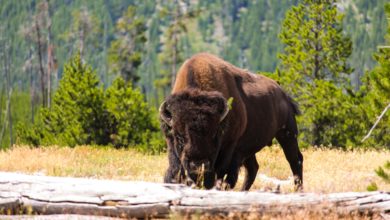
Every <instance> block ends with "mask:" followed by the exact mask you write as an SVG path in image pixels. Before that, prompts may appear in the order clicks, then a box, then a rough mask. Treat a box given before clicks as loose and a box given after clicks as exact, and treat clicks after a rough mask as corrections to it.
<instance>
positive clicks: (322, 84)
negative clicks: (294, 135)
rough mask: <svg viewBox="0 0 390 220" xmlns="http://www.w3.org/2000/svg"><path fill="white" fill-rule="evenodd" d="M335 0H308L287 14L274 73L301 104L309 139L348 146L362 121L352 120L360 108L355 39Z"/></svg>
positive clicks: (302, 125) (303, 130)
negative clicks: (352, 86) (354, 77)
mask: <svg viewBox="0 0 390 220" xmlns="http://www.w3.org/2000/svg"><path fill="white" fill-rule="evenodd" d="M335 3H336V1H334V0H325V1H310V0H304V1H303V2H302V3H300V4H299V5H298V6H294V7H292V9H291V10H289V11H288V12H287V14H286V18H285V20H284V22H283V27H282V30H281V33H280V36H279V37H280V39H281V41H282V42H283V43H284V44H285V47H284V51H283V53H281V54H280V55H279V58H280V60H281V64H280V66H279V68H278V70H277V71H276V74H275V75H276V76H275V77H274V78H275V79H276V80H277V81H278V82H280V83H281V84H282V85H283V87H284V88H285V89H286V90H287V91H288V92H289V93H290V94H292V95H293V96H294V97H295V99H296V100H297V101H298V103H299V104H300V108H301V110H302V112H303V114H302V115H301V116H300V117H299V118H298V124H299V127H300V139H301V140H302V141H303V143H304V145H329V146H341V147H345V146H347V145H348V144H350V143H355V142H356V139H355V138H354V135H353V134H355V133H356V132H357V128H359V125H357V124H355V121H354V120H348V118H349V114H351V113H353V111H357V110H358V109H356V108H355V107H354V105H355V102H356V101H355V100H354V97H353V96H350V95H349V94H348V93H346V92H345V91H344V90H345V88H346V89H347V90H348V88H349V81H348V79H347V75H349V74H350V73H351V72H352V70H351V68H350V67H349V66H348V64H347V58H348V56H349V55H350V54H351V49H352V48H351V40H350V39H349V38H348V37H346V36H345V35H344V34H343V32H342V15H340V14H339V13H338V11H337V8H336V5H335Z"/></svg>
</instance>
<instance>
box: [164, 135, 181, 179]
mask: <svg viewBox="0 0 390 220" xmlns="http://www.w3.org/2000/svg"><path fill="white" fill-rule="evenodd" d="M167 143H168V169H167V171H166V172H165V175H164V183H183V182H184V179H185V172H184V169H183V167H182V166H181V162H180V159H179V158H178V157H177V156H176V153H175V152H174V149H173V146H172V145H171V144H170V142H168V141H167Z"/></svg>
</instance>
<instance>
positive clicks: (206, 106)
mask: <svg viewBox="0 0 390 220" xmlns="http://www.w3.org/2000/svg"><path fill="white" fill-rule="evenodd" d="M159 113H160V121H161V128H162V131H163V133H164V135H165V138H166V142H167V146H168V159H169V166H168V169H167V171H166V173H165V176H164V182H165V183H187V184H194V183H195V184H197V185H203V186H204V187H205V188H206V189H210V188H212V187H213V186H215V185H219V184H220V183H221V182H223V183H224V186H226V188H234V186H235V184H236V182H237V178H238V173H239V169H240V167H241V166H244V168H245V169H246V175H245V179H244V183H243V186H242V190H249V189H250V187H251V186H252V184H253V182H254V180H255V178H256V174H257V171H258V168H259V165H258V163H257V161H256V157H255V154H256V152H258V151H259V150H261V149H262V148H263V147H265V146H267V145H271V143H272V140H273V138H276V139H277V140H278V142H279V143H280V145H281V146H282V148H283V152H284V154H285V156H286V159H287V161H288V162H289V164H290V167H291V170H292V173H293V175H294V183H295V186H296V188H297V189H300V188H302V164H303V156H302V154H301V152H300V151H299V148H298V142H297V134H298V130H297V124H296V120H295V116H296V115H297V114H299V110H298V107H297V105H296V103H295V102H294V101H293V100H292V99H291V98H290V97H289V96H288V95H287V94H286V93H285V92H284V91H283V90H282V89H281V87H280V86H279V85H278V83H276V82H275V81H274V80H272V79H270V78H267V77H265V76H262V75H258V74H253V73H250V72H249V71H247V70H244V69H240V68H238V67H236V66H234V65H232V64H230V63H228V62H226V61H224V60H222V59H220V58H218V57H217V56H214V55H211V54H208V53H200V54H196V55H194V56H193V57H192V58H190V59H188V60H186V61H185V62H184V64H183V65H182V66H181V68H180V69H179V71H178V73H177V78H176V81H175V84H174V86H173V89H172V93H171V95H170V96H168V97H167V98H166V99H165V101H164V102H163V103H162V104H161V106H160V109H159ZM217 183H218V184H217Z"/></svg>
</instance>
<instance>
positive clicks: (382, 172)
mask: <svg viewBox="0 0 390 220" xmlns="http://www.w3.org/2000/svg"><path fill="white" fill-rule="evenodd" d="M375 173H376V175H378V176H379V177H380V178H381V179H382V180H383V181H384V182H385V183H387V184H390V161H387V162H386V163H385V165H384V166H383V167H378V168H377V169H376V170H375ZM367 190H368V191H376V190H378V185H377V184H376V183H375V182H372V183H371V184H370V185H368V186H367Z"/></svg>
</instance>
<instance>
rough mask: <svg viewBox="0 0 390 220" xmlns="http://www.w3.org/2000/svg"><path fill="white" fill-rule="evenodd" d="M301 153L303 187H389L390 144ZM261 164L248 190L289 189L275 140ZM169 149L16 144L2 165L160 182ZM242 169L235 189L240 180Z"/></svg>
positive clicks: (263, 152) (8, 168)
mask: <svg viewBox="0 0 390 220" xmlns="http://www.w3.org/2000/svg"><path fill="white" fill-rule="evenodd" d="M302 153H303V155H304V192H316V193H329V192H347V191H366V190H367V186H368V185H370V184H371V183H373V182H375V183H376V184H377V186H378V189H379V190H382V191H390V184H386V183H385V182H384V181H382V180H381V179H380V178H379V177H378V176H377V175H376V174H375V171H374V170H375V169H377V168H378V167H379V166H382V165H384V164H385V162H386V161H387V160H389V159H390V151H389V150H380V151H378V150H354V151H343V150H337V149H325V148H310V149H304V150H302ZM257 160H258V163H259V165H260V168H259V171H258V175H257V178H256V180H255V183H254V185H253V186H252V188H251V190H252V191H253V190H266V191H273V190H275V189H276V188H278V185H279V186H280V191H281V192H292V191H293V183H292V178H291V171H290V168H289V165H288V163H287V161H286V159H285V157H284V155H283V152H282V150H281V148H280V147H279V146H272V147H267V148H265V149H263V150H261V151H260V152H259V153H258V154H257ZM167 166H168V161H167V155H166V154H160V155H145V154H142V153H140V152H137V151H135V150H131V149H119V150H118V149H113V148H108V147H91V146H77V147H74V148H70V147H56V146H52V147H42V148H31V147H27V146H17V147H13V148H12V149H9V150H3V151H0V171H9V172H21V173H27V174H38V175H48V176H72V177H88V178H97V179H116V180H132V181H150V182H162V179H163V175H164V172H165V169H166V167H167ZM243 173H244V171H243V170H241V174H240V178H239V183H238V186H236V188H235V190H238V189H239V188H240V187H239V186H240V185H241V182H242V180H243Z"/></svg>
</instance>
